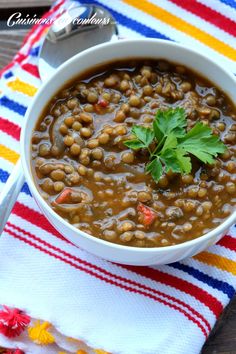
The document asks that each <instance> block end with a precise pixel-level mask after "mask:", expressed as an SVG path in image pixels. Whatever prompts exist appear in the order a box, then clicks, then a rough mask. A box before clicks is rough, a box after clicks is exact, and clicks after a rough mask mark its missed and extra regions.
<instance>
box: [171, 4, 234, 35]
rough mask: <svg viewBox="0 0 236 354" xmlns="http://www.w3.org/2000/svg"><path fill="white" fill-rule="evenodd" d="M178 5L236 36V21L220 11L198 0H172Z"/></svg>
mask: <svg viewBox="0 0 236 354" xmlns="http://www.w3.org/2000/svg"><path fill="white" fill-rule="evenodd" d="M171 1H172V2H173V3H175V4H176V5H178V6H180V7H182V8H183V9H184V10H187V11H189V12H192V13H193V14H194V15H197V16H199V17H201V18H202V19H204V20H206V21H208V22H210V23H211V24H213V25H215V26H217V27H219V28H220V29H222V30H223V31H225V32H228V33H229V34H231V35H233V36H236V22H235V21H233V20H231V19H230V18H228V17H226V16H224V15H222V14H220V13H219V12H217V11H215V10H213V9H211V8H210V7H208V6H206V5H204V4H201V3H200V2H198V1H197V0H191V1H186V0H171Z"/></svg>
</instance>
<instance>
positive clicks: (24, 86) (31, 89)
mask: <svg viewBox="0 0 236 354" xmlns="http://www.w3.org/2000/svg"><path fill="white" fill-rule="evenodd" d="M7 86H8V87H10V88H11V89H12V90H13V91H17V92H21V93H24V94H25V95H27V96H30V97H32V96H34V95H35V94H36V92H37V88H36V87H35V86H33V85H30V84H28V83H27V82H24V81H21V80H20V79H18V78H16V79H15V80H13V81H10V82H8V83H7Z"/></svg>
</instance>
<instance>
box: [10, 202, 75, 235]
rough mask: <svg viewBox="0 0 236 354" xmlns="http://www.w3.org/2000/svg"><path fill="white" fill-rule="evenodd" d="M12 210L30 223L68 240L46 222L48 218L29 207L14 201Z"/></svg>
mask: <svg viewBox="0 0 236 354" xmlns="http://www.w3.org/2000/svg"><path fill="white" fill-rule="evenodd" d="M12 212H13V213H14V214H16V215H18V216H20V217H21V218H23V219H25V220H27V221H29V222H31V223H32V224H34V225H36V226H38V227H41V228H42V229H44V230H45V231H47V232H50V233H51V234H53V235H54V236H56V237H57V238H59V239H61V240H63V241H66V242H69V241H68V240H66V239H65V238H64V237H63V236H62V235H61V234H60V233H59V232H58V231H57V230H56V229H55V228H54V227H53V226H52V225H51V224H50V223H49V222H48V220H47V219H46V218H45V216H44V215H43V214H40V213H39V212H37V211H35V210H33V209H30V208H29V207H27V206H25V205H24V204H21V203H19V202H16V203H15V205H14V208H13V210H12Z"/></svg>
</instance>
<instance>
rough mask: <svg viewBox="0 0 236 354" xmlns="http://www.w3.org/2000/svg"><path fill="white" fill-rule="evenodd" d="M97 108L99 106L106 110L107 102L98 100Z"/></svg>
mask: <svg viewBox="0 0 236 354" xmlns="http://www.w3.org/2000/svg"><path fill="white" fill-rule="evenodd" d="M98 104H99V106H101V107H102V108H106V107H107V106H108V105H109V102H108V101H107V100H104V99H100V100H99V101H98Z"/></svg>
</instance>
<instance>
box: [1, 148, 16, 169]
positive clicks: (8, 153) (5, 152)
mask: <svg viewBox="0 0 236 354" xmlns="http://www.w3.org/2000/svg"><path fill="white" fill-rule="evenodd" d="M0 157H3V158H4V159H5V160H8V161H10V162H12V163H14V164H15V163H16V162H17V160H18V159H19V154H17V152H15V151H13V150H11V149H9V148H7V147H6V146H4V145H2V144H0Z"/></svg>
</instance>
